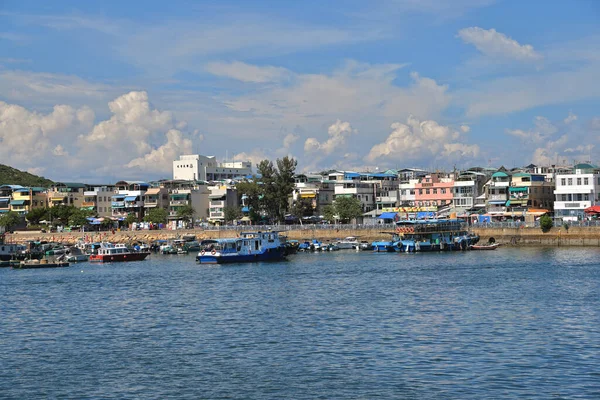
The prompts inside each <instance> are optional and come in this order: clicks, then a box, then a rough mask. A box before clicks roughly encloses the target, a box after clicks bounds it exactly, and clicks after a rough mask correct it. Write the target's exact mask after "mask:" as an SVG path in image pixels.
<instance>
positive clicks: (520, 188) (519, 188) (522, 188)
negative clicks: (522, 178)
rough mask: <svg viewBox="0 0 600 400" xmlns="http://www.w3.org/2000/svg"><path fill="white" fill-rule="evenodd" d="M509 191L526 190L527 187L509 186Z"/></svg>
mask: <svg viewBox="0 0 600 400" xmlns="http://www.w3.org/2000/svg"><path fill="white" fill-rule="evenodd" d="M508 191H509V192H526V191H527V188H526V187H509V188H508Z"/></svg>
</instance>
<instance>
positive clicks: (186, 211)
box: [177, 204, 196, 222]
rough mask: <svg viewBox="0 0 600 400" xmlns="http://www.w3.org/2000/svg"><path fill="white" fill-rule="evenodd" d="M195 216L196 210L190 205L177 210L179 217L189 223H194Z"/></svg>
mask: <svg viewBox="0 0 600 400" xmlns="http://www.w3.org/2000/svg"><path fill="white" fill-rule="evenodd" d="M194 214H196V210H194V207H192V206H190V205H189V204H186V205H185V206H182V207H179V208H178V209H177V216H178V217H179V218H181V219H183V220H185V221H188V222H194Z"/></svg>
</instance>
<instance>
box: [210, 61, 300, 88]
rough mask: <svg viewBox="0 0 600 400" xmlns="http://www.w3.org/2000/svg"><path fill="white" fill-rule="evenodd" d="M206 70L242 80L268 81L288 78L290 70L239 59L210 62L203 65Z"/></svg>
mask: <svg viewBox="0 0 600 400" xmlns="http://www.w3.org/2000/svg"><path fill="white" fill-rule="evenodd" d="M205 69H206V71H207V72H209V73H211V74H213V75H216V76H222V77H227V78H232V79H237V80H239V81H242V82H252V83H268V82H279V81H281V80H284V79H288V78H289V77H290V76H291V72H290V71H289V70H287V69H285V68H281V67H272V66H262V67H261V66H257V65H250V64H246V63H243V62H240V61H234V62H232V63H224V62H212V63H209V64H207V65H206V66H205Z"/></svg>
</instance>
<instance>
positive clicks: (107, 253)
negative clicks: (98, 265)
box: [90, 243, 150, 262]
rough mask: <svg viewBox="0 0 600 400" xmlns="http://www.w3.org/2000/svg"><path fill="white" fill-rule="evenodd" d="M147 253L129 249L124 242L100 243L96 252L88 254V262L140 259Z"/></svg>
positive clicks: (146, 255)
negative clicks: (115, 243)
mask: <svg viewBox="0 0 600 400" xmlns="http://www.w3.org/2000/svg"><path fill="white" fill-rule="evenodd" d="M149 254H150V253H149V252H136V251H131V250H129V248H128V247H127V246H125V245H124V244H117V245H114V244H112V243H102V245H101V246H100V248H99V249H98V253H97V254H92V255H91V256H90V262H124V261H142V260H144V259H145V258H146V257H148V255H149Z"/></svg>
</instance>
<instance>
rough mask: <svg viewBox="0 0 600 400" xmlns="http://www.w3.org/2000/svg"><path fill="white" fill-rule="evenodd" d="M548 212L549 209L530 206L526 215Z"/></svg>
mask: <svg viewBox="0 0 600 400" xmlns="http://www.w3.org/2000/svg"><path fill="white" fill-rule="evenodd" d="M547 213H548V210H546V209H544V208H530V209H529V210H527V211H526V212H525V214H526V215H535V216H539V215H544V214H547Z"/></svg>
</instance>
